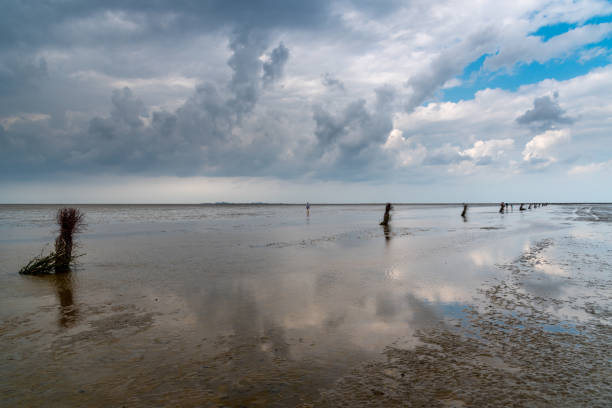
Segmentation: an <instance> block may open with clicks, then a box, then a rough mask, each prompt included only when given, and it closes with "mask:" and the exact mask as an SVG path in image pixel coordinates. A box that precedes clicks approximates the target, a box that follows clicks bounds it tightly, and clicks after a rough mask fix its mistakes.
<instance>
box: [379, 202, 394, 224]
mask: <svg viewBox="0 0 612 408" xmlns="http://www.w3.org/2000/svg"><path fill="white" fill-rule="evenodd" d="M392 208H393V207H392V206H391V203H387V205H386V206H385V215H384V217H383V220H382V222H381V223H380V225H383V226H385V225H389V221H391V214H390V213H391V209H392Z"/></svg>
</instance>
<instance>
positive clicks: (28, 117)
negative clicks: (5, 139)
mask: <svg viewBox="0 0 612 408" xmlns="http://www.w3.org/2000/svg"><path fill="white" fill-rule="evenodd" d="M50 118H51V115H47V114H45V113H19V114H16V115H12V116H7V117H4V118H0V125H2V126H3V127H4V128H5V129H6V130H8V129H9V128H10V127H11V126H13V125H14V124H16V123H19V122H39V121H42V120H47V119H50Z"/></svg>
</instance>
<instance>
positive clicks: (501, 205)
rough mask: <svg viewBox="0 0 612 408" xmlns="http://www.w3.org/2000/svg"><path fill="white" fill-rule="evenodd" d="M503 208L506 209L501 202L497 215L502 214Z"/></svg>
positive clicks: (504, 204)
mask: <svg viewBox="0 0 612 408" xmlns="http://www.w3.org/2000/svg"><path fill="white" fill-rule="evenodd" d="M504 208H506V203H504V202H503V201H502V202H501V204H500V207H499V213H500V214H503V213H504Z"/></svg>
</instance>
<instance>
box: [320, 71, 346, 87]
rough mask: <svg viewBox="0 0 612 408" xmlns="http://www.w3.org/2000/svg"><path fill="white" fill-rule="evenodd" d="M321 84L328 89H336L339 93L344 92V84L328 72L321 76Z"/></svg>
mask: <svg viewBox="0 0 612 408" xmlns="http://www.w3.org/2000/svg"><path fill="white" fill-rule="evenodd" d="M321 83H322V84H323V85H325V86H326V87H327V88H329V89H337V90H339V91H344V83H343V82H342V81H340V80H339V79H338V78H336V77H334V76H333V75H332V74H330V73H329V72H326V73H325V74H323V78H322V79H321Z"/></svg>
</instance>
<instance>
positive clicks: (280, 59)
mask: <svg viewBox="0 0 612 408" xmlns="http://www.w3.org/2000/svg"><path fill="white" fill-rule="evenodd" d="M288 59H289V49H288V48H287V47H285V45H284V44H283V43H282V42H281V43H280V44H279V45H278V47H276V48H275V49H273V50H272V53H271V54H270V60H269V61H267V62H265V63H264V64H263V71H264V74H263V81H264V83H265V84H270V83H272V82H274V81H276V80H278V79H280V78H282V76H283V69H284V68H285V64H286V63H287V60H288Z"/></svg>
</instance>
